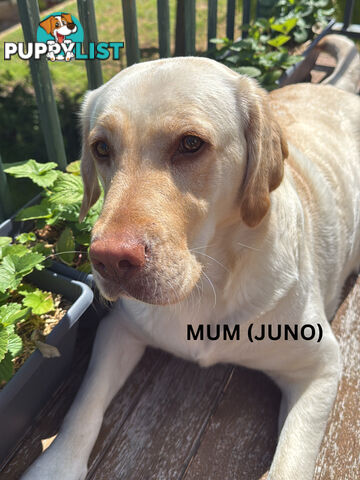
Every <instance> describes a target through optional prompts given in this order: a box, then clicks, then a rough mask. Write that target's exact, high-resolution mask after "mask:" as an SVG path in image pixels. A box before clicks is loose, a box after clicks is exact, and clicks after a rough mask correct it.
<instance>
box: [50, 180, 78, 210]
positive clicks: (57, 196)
mask: <svg viewBox="0 0 360 480" xmlns="http://www.w3.org/2000/svg"><path fill="white" fill-rule="evenodd" d="M60 173H61V174H59V177H58V179H57V181H56V182H55V185H54V187H53V188H52V193H51V194H50V195H49V202H50V203H52V204H54V203H55V204H62V205H70V204H73V203H78V204H79V205H80V204H81V202H82V197H83V193H84V187H83V183H82V180H81V178H80V177H77V176H75V175H71V174H68V173H67V174H66V173H62V172H60Z"/></svg>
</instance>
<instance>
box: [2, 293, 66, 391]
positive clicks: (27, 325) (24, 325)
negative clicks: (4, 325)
mask: <svg viewBox="0 0 360 480" xmlns="http://www.w3.org/2000/svg"><path fill="white" fill-rule="evenodd" d="M49 295H51V296H52V299H53V302H54V307H55V308H54V310H52V311H51V312H48V313H44V314H42V315H31V316H30V317H29V318H27V319H26V320H25V321H23V322H19V323H17V325H16V330H15V331H16V333H17V334H18V335H19V336H20V337H21V339H22V342H23V348H22V352H21V353H20V355H18V356H17V357H15V358H14V359H13V361H12V362H13V365H14V375H15V373H16V372H17V371H18V370H19V368H20V367H21V366H22V365H23V364H24V363H25V362H26V360H27V359H28V358H29V357H30V355H31V354H32V353H33V352H34V351H35V350H36V349H37V348H38V347H37V345H36V344H35V342H34V340H33V333H34V332H36V333H38V335H37V336H41V337H42V336H44V337H46V336H47V335H49V333H50V332H51V331H52V330H53V328H55V327H56V325H57V324H58V323H59V322H60V320H61V319H62V318H63V316H64V315H65V314H66V312H67V310H68V309H69V308H70V306H71V303H70V302H69V301H67V300H66V299H64V298H62V296H61V295H60V294H55V293H50V292H49ZM12 300H16V296H15V297H13V298H12ZM6 383H7V382H5V381H2V382H0V390H1V389H2V388H3V387H4V386H5V385H6Z"/></svg>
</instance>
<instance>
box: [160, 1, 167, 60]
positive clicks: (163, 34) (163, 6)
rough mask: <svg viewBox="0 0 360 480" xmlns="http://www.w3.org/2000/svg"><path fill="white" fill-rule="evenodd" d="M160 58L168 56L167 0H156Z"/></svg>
mask: <svg viewBox="0 0 360 480" xmlns="http://www.w3.org/2000/svg"><path fill="white" fill-rule="evenodd" d="M157 17H158V32H159V54H160V58H166V57H170V14H169V0H157Z"/></svg>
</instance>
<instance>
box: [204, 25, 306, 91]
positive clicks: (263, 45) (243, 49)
mask: <svg viewBox="0 0 360 480" xmlns="http://www.w3.org/2000/svg"><path fill="white" fill-rule="evenodd" d="M295 26H296V19H294V18H289V19H287V20H284V21H282V20H279V19H278V20H276V19H275V18H274V17H272V18H269V19H264V18H261V19H258V20H256V21H255V22H254V23H253V24H251V25H249V26H248V27H247V30H248V37H247V38H245V39H243V40H237V41H235V42H232V41H230V40H228V39H227V38H223V39H214V40H213V43H216V44H218V45H221V46H222V47H221V49H220V50H217V51H216V52H215V53H213V54H214V57H215V59H216V60H218V61H220V62H222V63H224V64H225V65H227V66H228V67H230V68H232V69H233V70H235V71H236V72H238V73H241V74H245V75H248V76H250V77H256V78H257V79H258V81H259V82H260V83H261V84H262V85H263V86H264V87H265V88H267V89H268V90H272V89H274V88H276V87H277V84H276V81H277V80H278V79H279V78H280V77H281V75H282V74H283V72H284V71H285V70H286V69H287V68H289V67H290V66H291V65H293V64H294V63H297V62H298V61H300V60H301V58H302V57H301V56H298V55H291V54H290V53H289V52H288V51H287V49H286V48H284V46H283V45H284V44H285V43H287V42H288V41H289V40H290V38H291V35H290V34H291V31H292V30H293V29H294V27H295ZM274 32H275V35H274Z"/></svg>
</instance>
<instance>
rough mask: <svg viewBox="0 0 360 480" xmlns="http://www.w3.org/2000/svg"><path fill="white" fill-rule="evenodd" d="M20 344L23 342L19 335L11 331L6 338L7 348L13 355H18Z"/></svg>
mask: <svg viewBox="0 0 360 480" xmlns="http://www.w3.org/2000/svg"><path fill="white" fill-rule="evenodd" d="M22 346H23V343H22V340H21V338H20V337H19V335H17V334H16V333H11V334H10V335H9V340H8V350H9V352H10V353H11V355H12V356H13V357H16V355H19V353H20V352H21V350H22Z"/></svg>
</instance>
